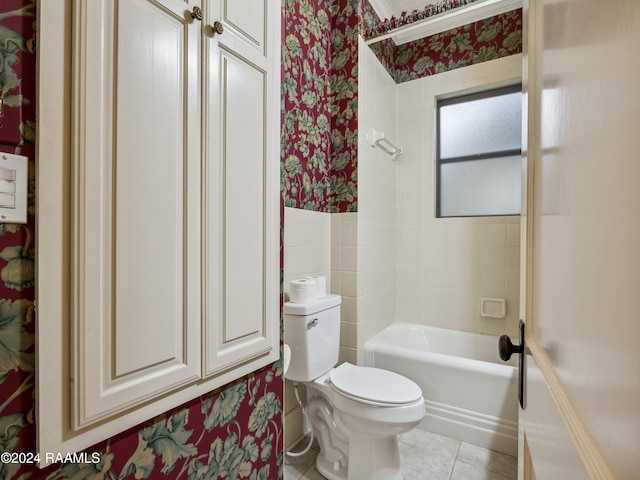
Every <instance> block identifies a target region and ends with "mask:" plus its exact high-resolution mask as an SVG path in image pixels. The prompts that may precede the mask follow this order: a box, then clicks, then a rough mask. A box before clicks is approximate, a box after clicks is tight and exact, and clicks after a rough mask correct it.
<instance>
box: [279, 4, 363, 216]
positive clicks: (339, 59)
mask: <svg viewBox="0 0 640 480" xmlns="http://www.w3.org/2000/svg"><path fill="white" fill-rule="evenodd" d="M283 8H284V13H283V15H284V28H285V38H284V42H283V45H282V62H283V89H284V96H283V110H284V113H283V115H284V116H283V126H282V135H283V137H282V142H283V143H282V148H283V164H282V170H281V173H282V194H283V198H284V203H285V206H287V207H295V208H301V209H307V210H314V211H320V212H347V211H355V210H356V209H357V199H356V196H357V187H356V185H357V178H356V172H357V147H358V136H357V105H358V85H357V78H358V9H359V3H358V0H331V1H330V0H302V1H297V0H285V1H284V2H283Z"/></svg>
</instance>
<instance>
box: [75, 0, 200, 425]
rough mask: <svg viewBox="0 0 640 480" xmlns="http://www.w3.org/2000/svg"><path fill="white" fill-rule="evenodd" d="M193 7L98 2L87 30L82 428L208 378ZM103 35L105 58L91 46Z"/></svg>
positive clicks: (81, 154) (79, 243) (79, 335)
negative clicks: (189, 18)
mask: <svg viewBox="0 0 640 480" xmlns="http://www.w3.org/2000/svg"><path fill="white" fill-rule="evenodd" d="M184 10H185V6H184V3H183V2H179V1H164V2H148V1H146V0H123V1H120V2H117V3H116V6H115V7H114V6H113V2H110V1H109V2H100V3H98V2H95V3H93V2H90V3H88V4H87V8H86V10H85V12H86V14H87V15H86V17H85V18H83V19H82V20H81V21H80V25H81V28H82V31H84V32H85V34H86V37H85V40H86V50H85V52H86V57H85V58H83V61H84V62H85V65H86V67H87V68H86V69H83V70H81V72H83V73H82V74H81V76H80V78H79V84H80V85H82V95H81V96H79V97H78V98H77V104H78V106H79V109H78V116H79V118H83V121H82V122H80V123H79V136H78V144H79V145H80V148H81V151H80V150H79V151H78V155H76V157H75V162H74V166H73V168H74V174H75V179H76V192H75V195H76V197H77V199H78V202H77V204H76V211H75V229H76V237H75V249H74V260H75V262H76V265H77V268H75V269H74V270H76V271H77V272H78V275H77V277H76V279H75V284H76V289H75V291H76V292H77V294H76V298H75V302H74V303H75V305H74V306H75V311H74V314H75V315H74V325H75V337H76V342H75V355H76V358H77V359H78V360H79V361H77V362H75V363H76V365H77V366H76V369H77V370H76V372H75V377H76V381H75V385H76V387H77V388H76V394H75V399H74V400H75V401H74V411H75V426H76V428H79V427H82V426H85V425H88V424H90V423H93V422H95V421H98V420H102V419H103V418H104V417H105V416H109V415H112V414H114V413H116V412H119V411H121V410H123V409H125V408H127V407H128V406H130V405H131V404H134V403H139V402H140V400H141V399H148V398H152V397H154V396H157V395H159V394H162V393H166V392H167V391H170V390H171V389H175V388H177V387H178V386H180V385H183V384H185V383H187V382H190V381H193V380H194V379H197V378H198V375H199V370H200V366H199V360H198V357H199V341H198V339H197V334H198V322H199V297H198V292H199V289H198V283H197V282H198V278H199V260H198V252H199V247H198V240H199V236H198V235H199V232H198V229H197V224H195V223H194V221H193V216H194V214H192V213H191V212H189V213H188V208H190V209H191V208H193V207H194V206H195V208H196V210H197V205H198V200H199V190H198V182H197V173H198V169H199V158H198V154H199V151H198V148H197V138H195V142H196V143H195V148H193V149H192V148H191V144H190V142H191V141H193V140H194V138H191V137H192V133H190V132H191V130H194V131H195V132H198V131H199V118H198V117H199V116H198V110H197V107H196V103H195V99H196V95H197V68H196V69H195V72H190V70H192V69H193V65H192V64H191V62H192V61H193V58H192V57H193V56H194V55H193V54H192V53H191V51H190V50H194V51H195V52H197V50H198V48H197V43H196V40H197V37H196V36H195V35H193V32H195V29H194V28H191V27H190V25H189V24H187V23H186V21H185V14H184ZM95 34H99V35H101V37H102V39H103V40H106V41H105V43H104V44H105V45H106V46H107V48H106V49H104V50H101V49H100V48H98V47H97V45H96V47H95V50H94V49H93V48H92V47H93V44H92V43H91V42H92V40H93V39H94V38H95V40H96V41H98V38H96V37H94V35H95ZM190 55H191V57H190ZM193 73H196V74H195V75H194V74H193ZM190 75H191V77H193V78H194V80H189V78H190ZM195 218H197V212H196V213H195Z"/></svg>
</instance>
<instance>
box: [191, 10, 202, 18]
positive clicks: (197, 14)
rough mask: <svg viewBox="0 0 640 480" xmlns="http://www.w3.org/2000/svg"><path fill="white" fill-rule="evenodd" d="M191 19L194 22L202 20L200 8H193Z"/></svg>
mask: <svg viewBox="0 0 640 480" xmlns="http://www.w3.org/2000/svg"><path fill="white" fill-rule="evenodd" d="M191 18H193V19H194V20H202V9H201V8H200V7H193V10H192V11H191Z"/></svg>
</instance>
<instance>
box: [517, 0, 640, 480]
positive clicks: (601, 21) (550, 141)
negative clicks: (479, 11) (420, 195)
mask: <svg viewBox="0 0 640 480" xmlns="http://www.w3.org/2000/svg"><path fill="white" fill-rule="evenodd" d="M525 22H527V23H525V24H526V25H527V26H528V29H529V32H528V39H527V46H526V54H525V72H524V73H525V75H524V77H525V89H526V91H527V92H528V95H527V97H528V99H527V104H528V109H529V112H528V124H529V128H528V130H529V134H528V141H527V143H528V145H527V146H526V150H527V158H528V162H529V165H528V212H527V216H526V220H524V224H525V227H526V228H525V229H523V232H524V239H526V244H527V258H526V262H527V264H526V265H527V268H526V271H527V278H526V288H523V289H522V290H523V294H525V295H526V311H525V312H523V313H524V315H525V318H526V327H527V347H528V352H527V355H526V356H525V364H526V375H525V378H526V384H525V409H524V410H522V411H521V417H520V418H521V422H520V423H521V440H522V442H521V446H522V447H523V448H522V449H521V450H524V451H523V452H522V453H523V455H521V459H522V460H523V462H522V463H523V465H522V468H521V475H524V476H521V478H537V479H538V480H554V479H563V480H564V479H571V480H573V479H582V478H592V479H608V478H619V479H634V478H640V469H639V467H640V459H639V457H638V446H639V445H640V415H639V413H640V348H638V345H637V344H638V341H639V339H640V158H639V152H640V130H639V124H638V120H639V119H640V93H639V92H638V88H637V85H638V79H639V78H640V62H639V61H638V58H637V55H636V54H635V53H634V52H635V49H636V48H637V46H638V45H640V2H637V0H618V1H616V2H603V1H602V0H580V1H577V0H528V1H525ZM525 31H526V29H525ZM523 303H525V302H523Z"/></svg>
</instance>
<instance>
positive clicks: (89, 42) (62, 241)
mask: <svg viewBox="0 0 640 480" xmlns="http://www.w3.org/2000/svg"><path fill="white" fill-rule="evenodd" d="M247 3H250V4H251V5H247ZM61 12H62V13H61ZM39 13H40V26H39V31H40V32H41V34H40V38H41V43H44V42H47V43H48V42H54V41H57V42H58V44H59V45H69V44H70V43H71V42H70V40H71V39H72V41H73V43H71V44H70V48H68V49H66V50H65V51H64V52H63V53H62V54H59V56H60V58H58V61H57V62H56V61H54V60H51V59H43V58H41V59H40V62H39V69H40V72H41V73H40V78H41V79H44V78H47V79H48V81H47V82H46V83H45V82H42V81H41V82H40V85H39V91H40V98H45V97H46V100H43V101H42V102H41V105H40V107H39V115H40V117H41V119H42V120H41V123H40V125H41V127H40V139H39V142H40V144H39V147H40V155H39V159H38V162H39V169H40V172H46V171H47V170H51V171H52V172H53V171H60V172H62V173H58V174H56V175H51V176H44V175H41V176H40V177H39V182H40V187H39V192H38V207H39V213H38V218H37V221H38V229H39V234H40V239H41V240H40V246H41V248H39V265H38V273H39V282H38V285H39V288H38V290H39V292H38V299H37V309H38V342H37V345H38V366H37V368H38V377H39V378H38V402H37V403H38V429H39V449H40V450H41V451H55V452H67V451H69V452H71V451H76V450H79V449H82V448H85V447H88V446H90V445H92V444H94V443H96V442H98V441H101V440H103V439H105V438H108V437H110V436H113V435H114V434H115V433H118V432H120V431H122V430H124V429H126V428H128V427H131V426H134V425H136V424H137V423H139V422H141V421H144V420H145V419H147V418H151V417H152V416H154V415H157V414H159V413H162V412H164V411H166V410H168V409H169V408H171V407H174V406H178V405H180V404H181V403H183V402H186V401H188V400H191V399H193V398H195V397H197V396H198V395H201V394H203V393H206V392H208V391H210V390H213V389H214V388H216V387H219V386H221V385H224V384H226V383H228V382H230V381H232V380H234V379H236V378H239V377H241V376H244V375H246V374H248V373H250V372H251V371H254V370H256V369H257V368H259V367H262V366H265V365H268V364H270V363H272V362H274V361H275V360H277V358H278V346H279V316H280V312H279V282H280V276H279V225H280V222H279V210H280V209H279V138H280V135H279V125H280V112H279V106H280V104H279V70H280V61H279V59H280V45H279V43H280V3H279V2H275V1H271V0H268V1H266V0H262V1H258V0H251V1H250V2H242V5H240V4H239V3H238V2H234V1H233V0H211V1H206V0H205V1H203V2H200V1H188V2H187V1H184V0H154V1H148V0H120V1H119V2H113V1H112V0H54V1H52V2H50V3H49V2H43V5H42V7H41V8H40V10H39ZM200 13H202V15H199V14H200ZM48 15H51V17H57V19H58V21H57V22H56V23H55V25H54V22H53V21H49V17H48ZM215 22H218V23H215ZM214 24H215V25H216V28H218V29H219V31H218V32H216V31H215V30H214V27H213V26H214ZM69 30H72V31H73V35H72V36H71V37H69V36H68V34H67V32H68V31H69ZM65 41H66V42H67V43H65ZM41 57H42V55H41ZM60 60H62V61H60ZM67 68H68V70H67ZM67 72H70V75H67ZM56 119H57V120H58V121H59V123H61V124H62V126H61V127H60V126H59V125H58V124H56V123H55V122H56ZM45 120H48V121H47V123H45ZM49 122H53V123H51V125H54V124H55V125H56V127H55V128H57V129H58V131H59V132H60V134H57V133H56V131H54V127H51V128H50V131H49V130H47V129H48V125H49ZM60 137H62V138H60ZM43 152H48V153H47V154H45V153H43ZM67 191H68V192H69V193H68V194H67V193H66V192H67ZM66 212H69V213H68V214H67V213H66ZM48 245H56V246H57V247H58V248H59V249H60V251H58V252H56V251H55V249H54V250H51V249H49V248H48ZM65 245H68V247H69V249H68V251H67V250H66V249H65ZM56 254H61V255H62V257H63V258H62V259H61V258H59V257H58V256H56ZM69 406H70V408H69Z"/></svg>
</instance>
